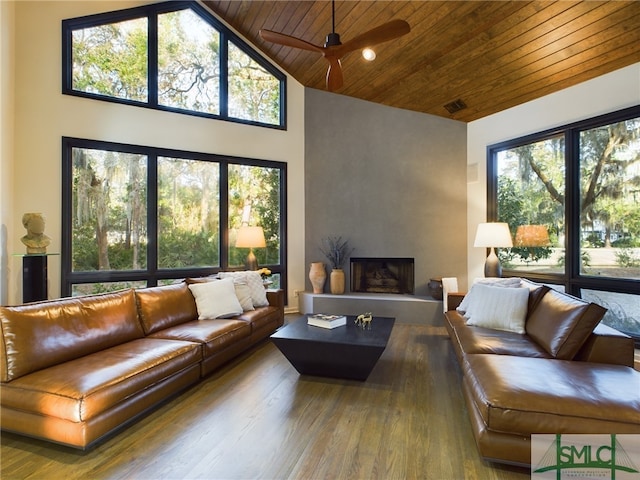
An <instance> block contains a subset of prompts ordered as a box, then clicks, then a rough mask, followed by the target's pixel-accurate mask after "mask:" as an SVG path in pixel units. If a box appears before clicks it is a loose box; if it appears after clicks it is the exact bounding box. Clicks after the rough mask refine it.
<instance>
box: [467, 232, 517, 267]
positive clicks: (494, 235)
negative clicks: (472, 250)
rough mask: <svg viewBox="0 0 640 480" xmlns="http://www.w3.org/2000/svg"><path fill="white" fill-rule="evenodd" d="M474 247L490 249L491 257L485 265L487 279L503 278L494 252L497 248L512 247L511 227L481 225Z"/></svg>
mask: <svg viewBox="0 0 640 480" xmlns="http://www.w3.org/2000/svg"><path fill="white" fill-rule="evenodd" d="M473 246H474V247H485V248H490V249H491V252H489V256H488V257H487V260H486V261H485V263H484V276H485V277H501V276H502V266H501V265H500V260H498V256H497V255H496V252H495V251H494V247H495V248H507V247H512V246H513V242H512V240H511V232H510V231H509V225H508V224H507V223H501V222H489V223H481V224H479V225H478V230H477V231H476V239H475V241H474V242H473Z"/></svg>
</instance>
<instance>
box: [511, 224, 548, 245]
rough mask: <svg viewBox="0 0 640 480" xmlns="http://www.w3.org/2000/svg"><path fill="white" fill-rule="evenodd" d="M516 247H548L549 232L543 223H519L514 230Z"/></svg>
mask: <svg viewBox="0 0 640 480" xmlns="http://www.w3.org/2000/svg"><path fill="white" fill-rule="evenodd" d="M515 244H516V246H517V247H548V246H549V245H550V244H551V242H550V240H549V232H548V231H547V227H545V226H544V225H520V226H519V227H518V229H517V230H516V239H515Z"/></svg>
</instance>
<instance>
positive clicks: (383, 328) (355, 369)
mask: <svg viewBox="0 0 640 480" xmlns="http://www.w3.org/2000/svg"><path fill="white" fill-rule="evenodd" d="M355 318H356V317H355V316H352V315H347V324H346V325H344V326H341V327H336V328H333V329H331V330H330V329H326V328H320V327H313V326H311V325H307V317H306V316H305V317H303V318H301V319H299V320H296V321H295V322H293V323H290V324H289V325H286V326H285V327H283V328H281V329H280V330H278V331H277V332H275V333H274V334H273V335H271V339H272V340H273V343H274V344H275V345H276V346H277V347H278V348H279V349H280V351H281V352H282V353H283V354H284V356H285V357H287V360H289V362H291V365H293V366H294V367H295V369H296V370H297V371H298V372H300V373H301V374H303V375H316V376H320V377H334V378H347V379H352V380H366V379H367V377H368V376H369V374H370V373H371V370H373V367H374V366H375V364H376V362H377V361H378V359H379V358H380V355H382V352H383V351H384V349H385V347H386V346H387V342H388V341H389V336H390V335H391V330H392V329H393V324H394V323H395V321H396V319H395V318H392V317H373V321H372V322H371V330H366V329H365V330H363V329H361V328H360V327H358V326H357V325H355V324H354V320H355Z"/></svg>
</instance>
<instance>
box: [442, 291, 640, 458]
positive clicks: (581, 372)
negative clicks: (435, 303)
mask: <svg viewBox="0 0 640 480" xmlns="http://www.w3.org/2000/svg"><path fill="white" fill-rule="evenodd" d="M474 288H476V286H475V285H474V286H473V287H472V290H471V291H470V293H471V292H473V289H474ZM483 288H485V290H483V292H485V293H486V292H487V290H486V288H492V289H494V292H493V293H495V294H496V298H500V296H501V295H502V296H504V295H505V292H506V289H505V288H503V287H499V286H488V287H483ZM520 288H524V289H526V290H527V291H528V292H529V293H528V296H527V304H526V306H525V314H524V315H525V317H524V331H523V332H522V333H516V332H514V331H510V330H503V329H497V328H487V327H484V326H478V325H470V324H469V323H474V322H473V321H471V320H470V318H466V317H465V315H466V314H467V312H466V311H465V310H464V308H470V307H469V304H467V305H466V306H464V305H463V308H460V305H459V304H460V303H461V301H462V300H463V297H464V295H463V294H450V295H449V297H448V302H449V311H447V312H446V313H445V326H446V328H447V330H448V333H449V336H450V339H451V341H452V344H453V347H454V351H455V353H456V356H457V357H458V360H459V363H460V367H461V371H462V379H463V386H462V388H463V394H464V398H465V402H466V406H467V410H468V414H469V417H470V421H471V427H472V430H473V434H474V436H475V440H476V444H477V447H478V450H479V452H480V455H481V456H482V457H483V458H485V459H486V460H490V461H496V462H501V463H508V464H515V465H522V466H525V465H530V463H531V435H532V434H558V433H560V434H562V433H579V434H612V433H617V434H640V372H638V371H636V370H634V369H633V362H634V343H633V340H632V339H631V338H629V337H628V336H626V335H623V334H622V333H620V332H618V331H617V330H614V329H612V328H610V327H607V326H605V325H603V324H598V323H599V321H600V319H601V317H602V315H603V314H604V313H605V311H606V310H605V309H603V308H602V307H599V306H597V305H595V304H589V303H587V302H584V301H583V300H581V299H578V298H574V297H572V296H570V295H566V294H564V293H561V292H557V291H555V290H550V289H549V288H548V287H545V286H541V285H537V284H534V283H531V282H526V281H523V282H522V284H521V286H520ZM496 289H497V290H496ZM489 292H490V293H491V291H489ZM476 295H477V291H476ZM456 307H458V309H456ZM493 307H494V308H495V305H494V306H493ZM494 311H495V310H494ZM471 318H472V317H471Z"/></svg>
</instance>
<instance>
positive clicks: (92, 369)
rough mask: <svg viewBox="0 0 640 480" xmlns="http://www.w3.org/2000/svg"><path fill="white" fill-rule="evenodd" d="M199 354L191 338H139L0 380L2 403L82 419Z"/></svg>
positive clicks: (159, 379)
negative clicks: (6, 382)
mask: <svg viewBox="0 0 640 480" xmlns="http://www.w3.org/2000/svg"><path fill="white" fill-rule="evenodd" d="M201 359H202V351H201V349H200V347H199V345H197V344H195V343H192V342H181V341H170V340H159V339H153V338H140V339H137V340H133V341H131V342H127V343H123V344H121V345H116V346H114V347H111V348H106V349H104V350H102V351H100V352H97V353H93V354H91V355H87V356H84V357H80V358H76V359H74V360H70V361H68V362H65V363H62V364H60V365H55V366H53V367H50V368H47V369H44V370H40V371H38V372H35V373H31V374H29V375H25V376H23V377H21V378H18V379H17V380H14V381H12V382H10V383H8V384H5V385H3V386H2V406H3V407H8V408H13V409H17V410H22V411H26V412H33V413H36V414H39V415H45V416H52V417H58V418H63V419H65V420H69V421H72V422H84V421H87V420H90V419H91V418H93V417H95V416H97V415H99V414H101V413H103V412H104V411H105V410H108V409H110V408H113V407H115V406H116V405H118V404H119V403H120V402H123V401H125V400H126V399H128V398H130V397H132V396H134V395H136V394H138V393H140V392H141V391H143V390H146V389H149V388H151V386H153V385H155V384H157V383H159V382H162V381H164V380H165V379H166V378H168V377H169V376H171V375H173V374H175V373H177V372H180V371H181V370H183V369H185V368H188V367H189V366H191V365H196V364H198V362H200V361H201Z"/></svg>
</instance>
